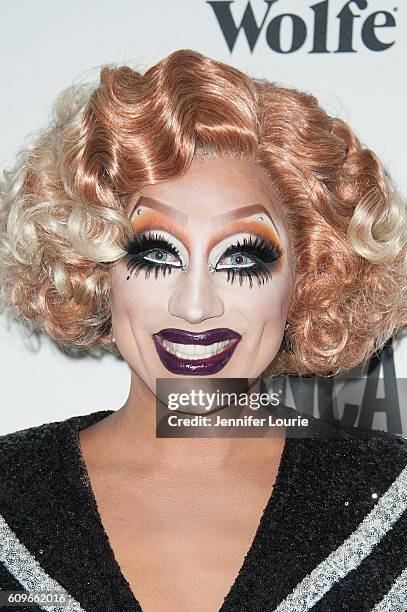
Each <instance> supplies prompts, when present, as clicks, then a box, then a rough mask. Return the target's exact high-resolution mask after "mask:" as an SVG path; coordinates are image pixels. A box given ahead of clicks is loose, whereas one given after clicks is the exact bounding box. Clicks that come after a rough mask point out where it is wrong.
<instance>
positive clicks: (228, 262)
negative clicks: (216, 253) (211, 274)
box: [216, 253, 255, 270]
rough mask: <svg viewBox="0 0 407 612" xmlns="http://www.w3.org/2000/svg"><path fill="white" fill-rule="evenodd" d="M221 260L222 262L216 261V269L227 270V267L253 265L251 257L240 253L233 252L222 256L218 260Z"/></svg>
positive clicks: (247, 266) (248, 266)
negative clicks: (227, 255)
mask: <svg viewBox="0 0 407 612" xmlns="http://www.w3.org/2000/svg"><path fill="white" fill-rule="evenodd" d="M223 260H224V263H223V264H221V263H220V262H218V265H217V266H216V269H217V270H228V269H229V268H250V267H251V266H253V265H255V262H254V260H253V258H252V257H249V256H248V255H244V254H242V253H234V254H233V255H230V256H229V257H222V258H221V260H220V261H223Z"/></svg>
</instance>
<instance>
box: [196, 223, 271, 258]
mask: <svg viewBox="0 0 407 612" xmlns="http://www.w3.org/2000/svg"><path fill="white" fill-rule="evenodd" d="M238 232H242V233H243V232H246V233H249V234H255V235H256V236H259V237H260V238H263V240H267V241H268V242H271V243H272V244H274V245H275V246H276V247H280V248H281V245H280V240H279V239H278V237H277V234H276V233H275V232H274V231H273V230H272V228H271V227H269V226H267V225H266V224H265V223H264V222H262V221H256V220H247V221H245V220H244V219H241V220H239V221H236V222H235V223H230V224H229V223H228V225H227V229H226V228H222V229H221V230H218V231H217V232H216V233H215V234H214V235H213V236H212V238H211V241H210V243H209V245H208V249H207V252H206V254H207V255H208V254H209V253H210V251H211V250H212V249H213V247H214V246H215V244H217V243H218V242H220V240H223V239H224V238H227V237H228V236H230V235H231V234H236V233H238Z"/></svg>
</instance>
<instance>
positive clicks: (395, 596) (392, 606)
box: [372, 569, 407, 612]
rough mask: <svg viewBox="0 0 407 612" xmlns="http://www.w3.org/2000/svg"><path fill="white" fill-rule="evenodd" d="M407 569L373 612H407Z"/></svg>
mask: <svg viewBox="0 0 407 612" xmlns="http://www.w3.org/2000/svg"><path fill="white" fill-rule="evenodd" d="M406 610H407V569H405V570H404V571H402V572H401V574H400V576H399V577H398V578H397V579H396V580H395V581H394V582H393V585H392V587H391V589H390V591H389V592H388V593H387V594H386V595H385V596H384V597H383V599H382V600H381V601H379V603H378V604H376V605H375V607H374V608H373V610H372V612H406Z"/></svg>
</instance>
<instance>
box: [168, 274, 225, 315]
mask: <svg viewBox="0 0 407 612" xmlns="http://www.w3.org/2000/svg"><path fill="white" fill-rule="evenodd" d="M214 274H216V272H215V273H214ZM212 276H213V275H212V274H210V273H209V270H208V267H207V265H206V266H205V264H203V265H199V269H197V267H195V268H194V267H192V266H189V267H188V269H187V270H186V272H180V273H179V279H177V283H176V287H175V288H174V291H173V292H172V294H171V297H170V300H169V304H168V311H169V313H170V315H172V316H173V317H180V318H181V319H184V320H185V321H188V323H200V322H201V321H205V319H212V318H215V317H221V316H222V315H223V313H224V312H225V308H224V303H223V300H222V298H221V297H220V295H219V293H218V291H217V289H216V287H215V282H214V279H213V278H212Z"/></svg>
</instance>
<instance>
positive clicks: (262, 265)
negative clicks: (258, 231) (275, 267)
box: [215, 236, 284, 288]
mask: <svg viewBox="0 0 407 612" xmlns="http://www.w3.org/2000/svg"><path fill="white" fill-rule="evenodd" d="M283 253H284V251H283V250H282V248H281V247H280V245H279V244H277V243H274V242H267V241H265V240H263V239H262V238H259V237H258V236H257V237H256V238H255V239H254V240H253V238H252V237H250V238H249V239H246V238H244V239H243V243H241V242H237V243H236V244H233V245H232V246H230V247H228V248H227V249H226V251H225V253H224V254H223V255H222V257H221V258H220V260H219V261H218V263H217V265H216V268H215V270H216V271H219V272H226V273H227V281H228V282H230V283H234V281H235V279H236V278H238V279H239V283H240V286H242V284H243V280H244V279H245V278H247V279H248V281H249V286H250V288H252V286H253V278H256V279H257V282H258V284H259V285H263V284H264V283H265V282H267V281H268V280H269V279H270V278H271V273H272V269H271V268H272V264H274V263H275V262H276V261H277V260H278V259H280V257H281V256H282V255H283Z"/></svg>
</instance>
